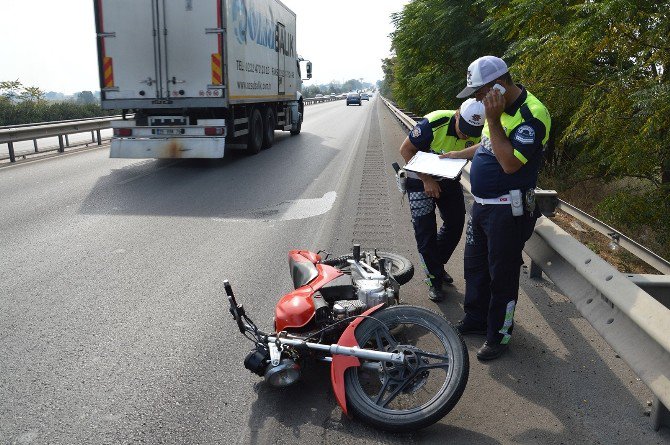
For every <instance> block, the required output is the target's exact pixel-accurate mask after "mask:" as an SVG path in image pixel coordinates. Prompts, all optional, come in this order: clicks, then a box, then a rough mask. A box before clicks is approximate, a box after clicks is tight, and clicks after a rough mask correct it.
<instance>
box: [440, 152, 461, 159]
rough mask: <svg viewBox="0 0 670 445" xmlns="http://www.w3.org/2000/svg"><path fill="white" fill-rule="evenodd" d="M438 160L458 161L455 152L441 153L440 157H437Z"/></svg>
mask: <svg viewBox="0 0 670 445" xmlns="http://www.w3.org/2000/svg"><path fill="white" fill-rule="evenodd" d="M438 156H439V157H440V159H444V158H448V159H458V158H457V157H456V152H455V151H448V152H446V153H442V154H441V155H438Z"/></svg>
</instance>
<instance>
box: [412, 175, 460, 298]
mask: <svg viewBox="0 0 670 445" xmlns="http://www.w3.org/2000/svg"><path fill="white" fill-rule="evenodd" d="M438 184H440V197H439V198H438V199H435V198H431V197H429V196H428V195H426V192H425V191H424V189H423V181H421V180H420V179H414V178H408V179H407V184H406V186H407V195H408V197H409V206H410V211H411V212H412V225H413V226H414V237H415V238H416V247H417V249H418V250H419V255H420V256H421V261H422V262H423V268H424V271H425V272H426V277H427V279H426V282H427V283H428V285H429V286H434V287H437V288H439V287H440V286H441V285H442V280H443V279H444V268H443V265H444V264H446V263H447V261H449V258H451V254H452V253H454V249H456V246H457V245H458V242H459V241H460V239H461V235H462V234H463V226H464V225H465V202H464V201H463V188H462V187H461V183H460V182H459V181H456V180H449V179H443V180H442V181H440V182H438ZM435 207H437V209H438V210H439V211H440V217H441V218H442V221H443V224H442V226H441V227H440V229H439V231H438V229H437V221H436V219H435Z"/></svg>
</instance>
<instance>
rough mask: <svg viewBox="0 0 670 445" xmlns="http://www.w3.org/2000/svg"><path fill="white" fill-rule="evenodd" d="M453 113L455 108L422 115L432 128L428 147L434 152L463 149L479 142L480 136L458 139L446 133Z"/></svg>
mask: <svg viewBox="0 0 670 445" xmlns="http://www.w3.org/2000/svg"><path fill="white" fill-rule="evenodd" d="M454 114H456V111H455V110H437V111H433V112H432V113H428V114H427V115H425V116H424V117H425V118H426V119H428V122H429V123H430V127H431V129H432V130H433V142H431V143H430V149H431V150H432V151H434V152H435V153H438V154H440V153H447V152H450V151H455V150H463V149H464V148H467V147H470V146H472V145H475V144H477V143H478V142H479V139H480V138H468V139H459V138H458V137H457V136H451V135H448V134H447V130H448V129H449V124H450V123H451V119H452V118H453V117H454Z"/></svg>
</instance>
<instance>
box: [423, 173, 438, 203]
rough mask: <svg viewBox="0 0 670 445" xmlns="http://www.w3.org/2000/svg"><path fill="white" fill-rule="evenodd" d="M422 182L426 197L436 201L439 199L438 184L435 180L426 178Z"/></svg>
mask: <svg viewBox="0 0 670 445" xmlns="http://www.w3.org/2000/svg"><path fill="white" fill-rule="evenodd" d="M422 181H423V190H424V191H425V192H426V195H428V196H430V197H431V198H436V199H437V198H439V197H440V184H439V183H438V182H437V181H436V180H435V179H433V178H432V177H430V176H427V177H425V178H423V179H422Z"/></svg>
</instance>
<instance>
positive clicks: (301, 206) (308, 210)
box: [212, 191, 337, 222]
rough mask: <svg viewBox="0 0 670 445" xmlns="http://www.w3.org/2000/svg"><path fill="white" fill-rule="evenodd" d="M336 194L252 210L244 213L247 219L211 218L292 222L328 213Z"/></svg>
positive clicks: (231, 219) (329, 193)
mask: <svg viewBox="0 0 670 445" xmlns="http://www.w3.org/2000/svg"><path fill="white" fill-rule="evenodd" d="M336 199H337V192H335V191H332V192H327V193H326V194H324V195H323V196H322V197H321V198H311V199H296V200H293V201H284V202H281V203H279V204H277V205H274V206H271V207H266V208H264V209H257V210H252V211H250V212H246V215H249V216H248V217H242V218H225V217H224V218H221V217H217V218H212V220H214V221H226V222H231V221H237V222H248V221H250V220H261V221H292V220H296V219H305V218H311V217H313V216H319V215H323V214H324V213H326V212H328V211H329V210H330V209H331V208H332V207H333V204H335V200H336Z"/></svg>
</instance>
